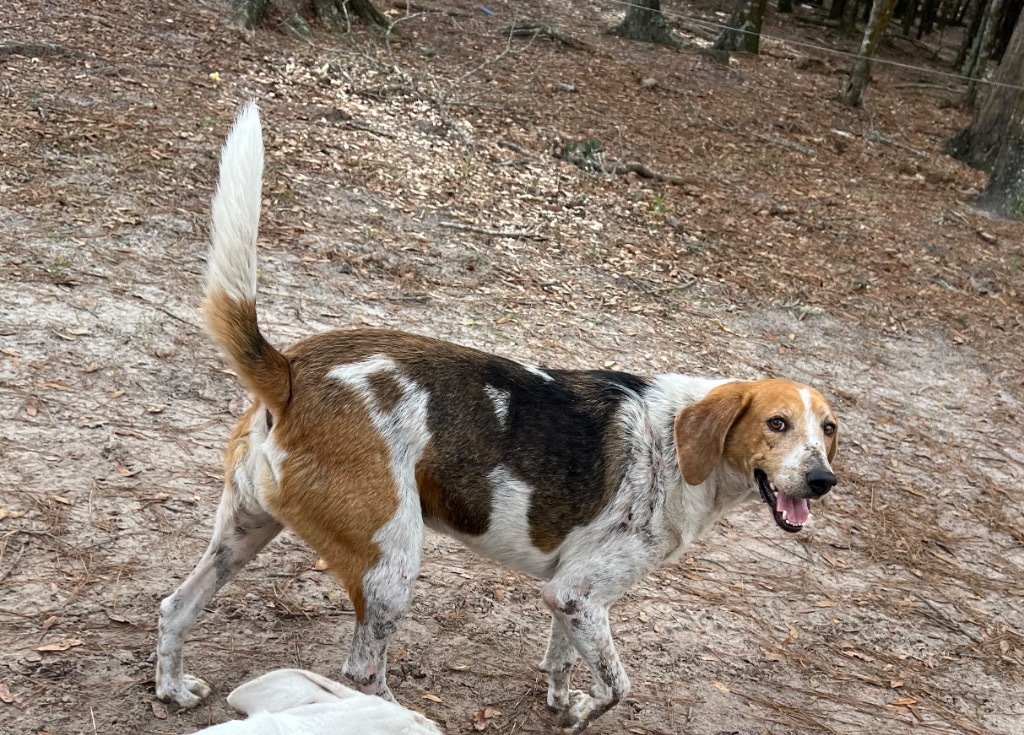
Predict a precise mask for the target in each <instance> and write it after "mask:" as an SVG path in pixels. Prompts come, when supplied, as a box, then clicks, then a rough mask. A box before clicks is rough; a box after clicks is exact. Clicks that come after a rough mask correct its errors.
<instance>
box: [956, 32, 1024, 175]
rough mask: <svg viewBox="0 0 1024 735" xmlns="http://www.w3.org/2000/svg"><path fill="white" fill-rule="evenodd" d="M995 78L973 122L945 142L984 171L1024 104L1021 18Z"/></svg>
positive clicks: (967, 160) (993, 162)
mask: <svg viewBox="0 0 1024 735" xmlns="http://www.w3.org/2000/svg"><path fill="white" fill-rule="evenodd" d="M993 81H994V82H996V84H994V85H993V86H992V88H991V89H990V90H989V91H988V94H987V95H985V96H984V98H983V101H982V104H981V105H979V106H978V109H977V110H975V113H974V119H973V120H971V124H970V125H968V126H967V127H966V128H964V129H963V130H961V131H960V132H959V133H957V134H956V135H954V136H953V137H952V138H951V139H950V140H949V142H948V143H947V144H946V152H947V153H949V154H950V155H951V156H953V157H954V158H957V159H959V160H961V161H963V162H964V163H966V164H968V165H969V166H973V167H974V168H979V169H981V170H982V171H991V170H992V167H993V165H994V164H995V161H996V157H997V155H998V154H999V147H1000V145H1001V144H1002V141H1003V139H1004V138H1005V137H1006V131H1007V127H1008V126H1009V124H1010V119H1011V117H1013V112H1014V110H1016V109H1018V108H1024V91H1022V90H1021V87H1024V22H1022V21H1020V20H1018V21H1017V26H1016V27H1015V28H1014V29H1013V35H1012V36H1010V45H1009V46H1007V48H1006V54H1005V55H1004V56H1003V61H1002V62H1001V63H1000V64H999V69H998V70H996V74H995V78H994V80H993ZM1004 85H1005V86H1004Z"/></svg>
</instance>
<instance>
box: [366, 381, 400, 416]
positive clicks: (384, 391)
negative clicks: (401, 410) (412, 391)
mask: <svg viewBox="0 0 1024 735" xmlns="http://www.w3.org/2000/svg"><path fill="white" fill-rule="evenodd" d="M368 383H369V385H370V390H371V391H373V397H374V399H375V400H376V401H377V410H378V411H380V412H382V413H391V412H392V411H393V410H394V409H395V406H397V405H398V402H399V401H401V400H402V396H403V395H404V394H403V391H402V385H401V384H400V383H399V382H398V380H396V379H395V376H394V375H392V374H390V373H386V372H379V373H374V374H373V375H371V376H370V378H369V380H368Z"/></svg>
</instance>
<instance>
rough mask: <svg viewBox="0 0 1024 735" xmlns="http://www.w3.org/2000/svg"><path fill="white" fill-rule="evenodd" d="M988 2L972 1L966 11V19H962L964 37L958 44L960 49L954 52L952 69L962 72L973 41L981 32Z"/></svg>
mask: <svg viewBox="0 0 1024 735" xmlns="http://www.w3.org/2000/svg"><path fill="white" fill-rule="evenodd" d="M988 2H989V0H973V1H972V2H971V4H970V6H969V7H968V9H967V17H966V18H965V19H964V26H965V30H964V37H963V40H962V41H961V42H960V49H959V50H958V51H957V52H956V59H955V60H954V61H953V68H954V69H957V70H962V69H963V68H964V64H966V63H967V56H968V55H969V54H970V53H971V49H972V48H974V41H975V39H976V38H977V36H978V34H979V33H980V32H981V30H982V28H981V26H982V24H983V23H984V21H985V8H986V7H988Z"/></svg>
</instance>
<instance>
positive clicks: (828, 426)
mask: <svg viewBox="0 0 1024 735" xmlns="http://www.w3.org/2000/svg"><path fill="white" fill-rule="evenodd" d="M821 430H822V431H824V432H825V436H832V435H833V434H835V433H836V425H835V424H833V423H832V422H831V421H827V422H825V423H824V424H823V425H822V427H821Z"/></svg>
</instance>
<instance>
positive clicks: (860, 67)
mask: <svg viewBox="0 0 1024 735" xmlns="http://www.w3.org/2000/svg"><path fill="white" fill-rule="evenodd" d="M895 7H896V0H875V4H874V6H873V7H872V8H871V18H870V19H869V20H868V25H867V28H865V29H864V38H863V40H862V41H861V42H860V52H859V53H858V56H857V60H856V61H855V62H853V70H852V71H850V78H849V80H848V81H847V82H846V90H845V91H844V92H843V101H844V102H845V103H846V104H848V105H849V106H850V107H860V102H861V96H862V95H863V94H864V88H865V87H866V86H868V78H869V77H870V76H871V59H872V58H874V56H875V52H876V51H877V50H878V43H879V41H881V40H882V33H884V32H885V29H886V27H887V26H888V25H889V19H890V18H891V17H892V10H893V8H895Z"/></svg>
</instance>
